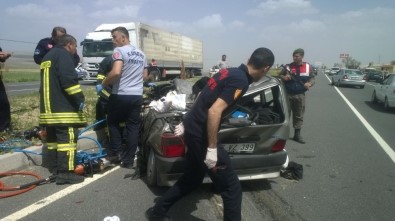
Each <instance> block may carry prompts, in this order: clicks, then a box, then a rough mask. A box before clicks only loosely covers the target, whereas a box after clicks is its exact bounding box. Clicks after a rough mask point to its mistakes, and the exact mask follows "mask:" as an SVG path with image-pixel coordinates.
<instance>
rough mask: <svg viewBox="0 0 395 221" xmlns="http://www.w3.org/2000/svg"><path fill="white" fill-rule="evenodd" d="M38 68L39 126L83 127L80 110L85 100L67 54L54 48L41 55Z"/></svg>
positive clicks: (84, 120) (84, 121)
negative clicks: (39, 71) (39, 80)
mask: <svg viewBox="0 0 395 221" xmlns="http://www.w3.org/2000/svg"><path fill="white" fill-rule="evenodd" d="M40 69H41V85H40V125H64V126H70V125H81V126H84V125H86V119H85V116H84V114H83V112H82V111H80V106H81V105H83V104H84V101H85V97H84V94H83V93H82V90H81V86H80V84H79V82H78V78H77V74H76V72H75V69H74V63H73V59H72V56H71V54H70V53H69V52H68V51H67V50H66V49H65V48H63V47H55V48H54V49H52V50H50V51H49V52H48V53H47V54H46V55H45V57H44V58H43V60H42V62H41V65H40Z"/></svg>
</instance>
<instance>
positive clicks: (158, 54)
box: [81, 22, 203, 81]
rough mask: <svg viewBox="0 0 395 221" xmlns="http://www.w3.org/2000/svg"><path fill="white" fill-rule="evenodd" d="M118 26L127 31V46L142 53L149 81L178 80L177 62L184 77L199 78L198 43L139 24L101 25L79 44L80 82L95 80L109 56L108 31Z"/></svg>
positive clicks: (111, 44)
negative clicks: (182, 69) (80, 50)
mask: <svg viewBox="0 0 395 221" xmlns="http://www.w3.org/2000/svg"><path fill="white" fill-rule="evenodd" d="M119 26H123V27H125V28H126V29H127V30H128V32H129V39H130V43H131V44H132V45H134V46H137V47H138V48H140V49H141V50H142V51H143V52H144V53H145V55H146V57H147V64H150V67H148V71H149V76H150V78H151V79H152V80H154V81H158V80H161V79H169V78H174V77H178V76H179V75H180V73H181V62H183V64H184V67H185V74H186V76H187V77H194V76H196V75H201V71H202V68H203V43H202V41H200V40H196V39H193V38H190V37H187V36H183V35H181V34H178V33H174V32H170V31H166V30H163V29H159V28H156V27H152V26H149V25H147V24H143V23H141V22H129V23H116V24H101V25H99V26H98V27H97V28H96V29H95V31H93V32H89V33H88V34H87V35H86V37H85V39H84V40H83V41H82V42H81V46H82V68H83V69H85V70H87V72H88V74H86V76H85V77H84V80H96V76H97V72H98V69H99V64H100V62H101V61H102V60H103V59H104V58H105V57H107V56H109V55H111V54H112V53H113V43H112V38H111V30H112V29H114V28H116V27H119Z"/></svg>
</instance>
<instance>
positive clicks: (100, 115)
mask: <svg viewBox="0 0 395 221" xmlns="http://www.w3.org/2000/svg"><path fill="white" fill-rule="evenodd" d="M107 114H108V101H107V100H106V99H104V98H102V97H99V99H97V102H96V121H100V120H103V119H106V118H107ZM106 126H107V123H106V122H102V123H100V124H98V125H96V126H95V130H100V129H103V128H105V127H106Z"/></svg>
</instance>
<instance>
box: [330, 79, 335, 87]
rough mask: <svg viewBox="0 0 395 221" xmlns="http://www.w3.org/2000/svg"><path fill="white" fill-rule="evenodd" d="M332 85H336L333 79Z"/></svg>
mask: <svg viewBox="0 0 395 221" xmlns="http://www.w3.org/2000/svg"><path fill="white" fill-rule="evenodd" d="M331 83H332V86H333V85H335V81H334V80H333V78H332V82H331Z"/></svg>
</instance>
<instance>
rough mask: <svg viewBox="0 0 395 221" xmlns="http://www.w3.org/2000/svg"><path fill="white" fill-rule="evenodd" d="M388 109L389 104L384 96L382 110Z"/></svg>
mask: <svg viewBox="0 0 395 221" xmlns="http://www.w3.org/2000/svg"><path fill="white" fill-rule="evenodd" d="M389 109H390V105H389V104H388V98H387V97H385V98H384V110H386V111H388V110H389Z"/></svg>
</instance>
